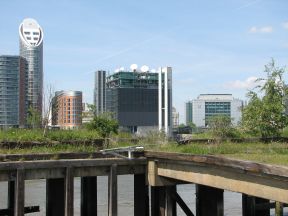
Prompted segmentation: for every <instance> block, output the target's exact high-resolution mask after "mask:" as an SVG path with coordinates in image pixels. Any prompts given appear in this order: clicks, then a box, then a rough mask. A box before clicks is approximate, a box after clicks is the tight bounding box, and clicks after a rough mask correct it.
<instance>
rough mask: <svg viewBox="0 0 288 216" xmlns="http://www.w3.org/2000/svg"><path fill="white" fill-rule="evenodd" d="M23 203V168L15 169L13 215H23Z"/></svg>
mask: <svg viewBox="0 0 288 216" xmlns="http://www.w3.org/2000/svg"><path fill="white" fill-rule="evenodd" d="M24 205H25V172H24V169H17V174H16V184H15V205H14V208H15V209H14V215H15V216H24Z"/></svg>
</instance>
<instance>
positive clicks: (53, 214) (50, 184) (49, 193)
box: [46, 178, 65, 216]
mask: <svg viewBox="0 0 288 216" xmlns="http://www.w3.org/2000/svg"><path fill="white" fill-rule="evenodd" d="M64 199H65V198H64V179H63V178H61V179H47V180H46V216H63V215H64Z"/></svg>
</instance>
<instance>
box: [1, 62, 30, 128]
mask: <svg viewBox="0 0 288 216" xmlns="http://www.w3.org/2000/svg"><path fill="white" fill-rule="evenodd" d="M27 67H28V66H27V62H26V60H25V59H24V58H22V57H19V56H0V127H1V128H6V127H24V125H25V119H26V112H27V104H26V100H25V98H26V92H27V88H26V80H27Z"/></svg>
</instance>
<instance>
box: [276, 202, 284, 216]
mask: <svg viewBox="0 0 288 216" xmlns="http://www.w3.org/2000/svg"><path fill="white" fill-rule="evenodd" d="M283 207H284V206H283V204H282V203H280V202H276V203H275V216H283Z"/></svg>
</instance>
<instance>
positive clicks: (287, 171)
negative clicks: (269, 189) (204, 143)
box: [144, 151, 288, 178]
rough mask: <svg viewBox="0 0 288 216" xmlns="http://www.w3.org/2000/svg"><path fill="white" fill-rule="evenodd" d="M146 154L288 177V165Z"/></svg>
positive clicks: (149, 156) (166, 158)
mask: <svg viewBox="0 0 288 216" xmlns="http://www.w3.org/2000/svg"><path fill="white" fill-rule="evenodd" d="M144 156H145V157H147V158H148V159H149V160H160V159H163V160H173V161H174V162H175V163H179V162H181V161H182V162H193V163H196V164H203V165H213V166H217V167H219V166H220V167H229V168H232V169H234V170H239V171H241V172H243V171H245V172H250V173H253V174H258V175H263V174H267V175H270V176H274V177H284V178H288V167H284V166H276V165H268V164H261V163H256V162H251V161H244V160H236V159H229V158H225V157H221V156H212V155H192V154H183V153H167V152H151V151H145V152H144Z"/></svg>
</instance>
